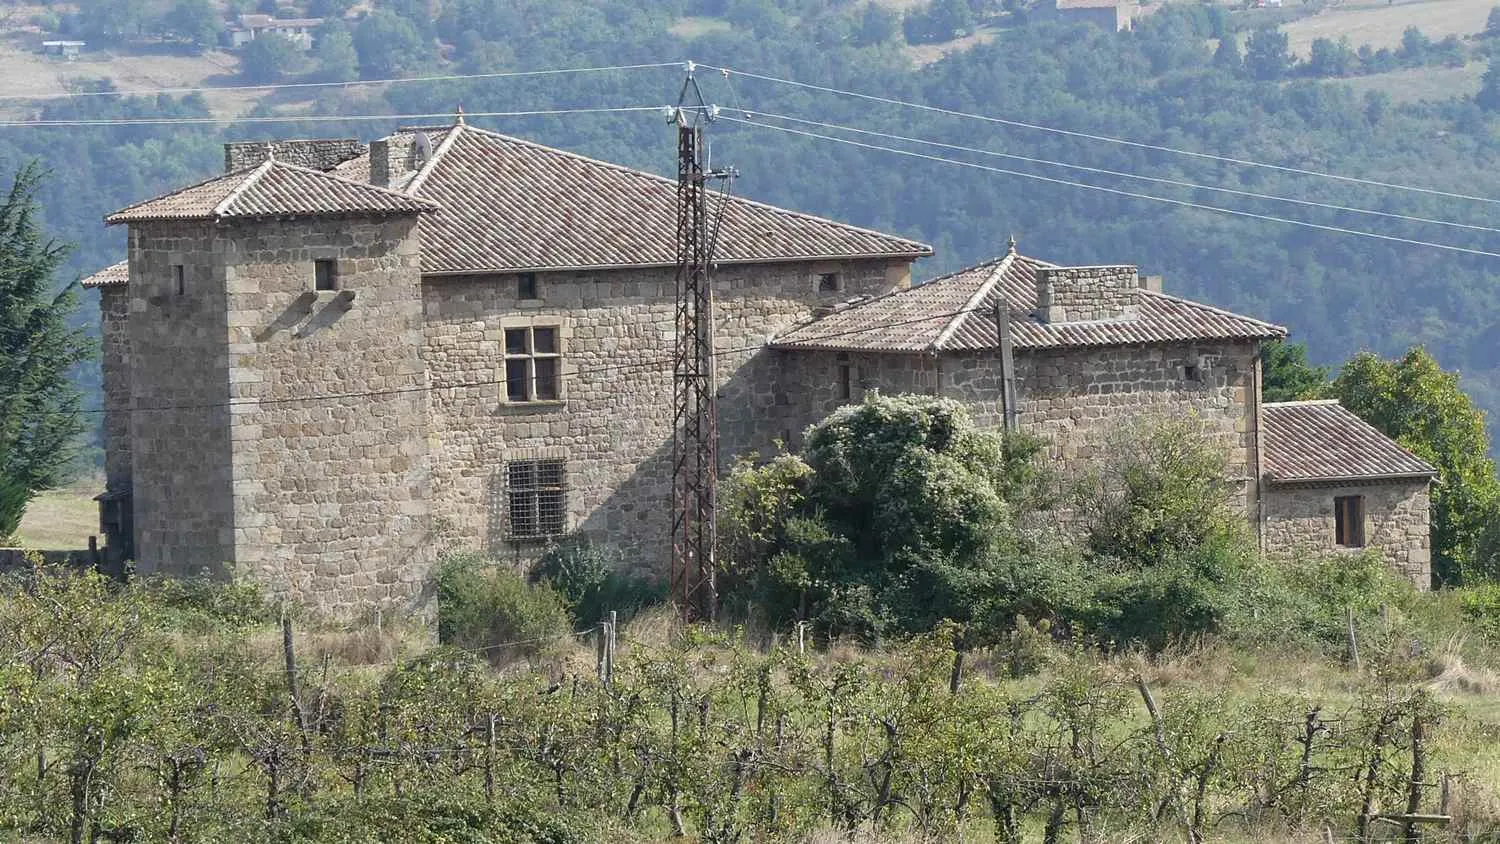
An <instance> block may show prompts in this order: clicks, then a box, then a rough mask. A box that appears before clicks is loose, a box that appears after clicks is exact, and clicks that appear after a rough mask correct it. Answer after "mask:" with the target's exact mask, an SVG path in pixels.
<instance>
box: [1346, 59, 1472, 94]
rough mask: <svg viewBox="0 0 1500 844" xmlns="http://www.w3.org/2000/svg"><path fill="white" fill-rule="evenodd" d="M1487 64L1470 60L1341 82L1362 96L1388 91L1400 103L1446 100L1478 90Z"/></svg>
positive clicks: (1354, 78) (1358, 77) (1360, 77)
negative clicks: (1460, 64)
mask: <svg viewBox="0 0 1500 844" xmlns="http://www.w3.org/2000/svg"><path fill="white" fill-rule="evenodd" d="M1484 67H1485V66H1484V64H1482V63H1480V62H1470V63H1469V64H1468V65H1467V66H1465V67H1417V68H1411V69H1409V70H1394V71H1391V72H1390V73H1377V74H1374V75H1372V76H1356V77H1353V78H1351V79H1344V80H1340V81H1341V82H1343V84H1346V85H1348V86H1349V87H1350V88H1353V89H1354V92H1355V93H1356V94H1360V95H1361V96H1362V95H1363V94H1364V93H1365V92H1366V91H1384V92H1385V93H1387V94H1389V95H1390V97H1391V99H1392V100H1394V101H1395V102H1398V103H1414V102H1420V101H1422V100H1446V99H1451V98H1453V97H1472V96H1473V95H1474V94H1475V93H1477V92H1478V91H1479V80H1480V77H1482V76H1484Z"/></svg>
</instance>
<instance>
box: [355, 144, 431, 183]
mask: <svg viewBox="0 0 1500 844" xmlns="http://www.w3.org/2000/svg"><path fill="white" fill-rule="evenodd" d="M430 157H432V139H431V138H429V137H428V136H427V133H426V132H423V131H420V130H416V131H407V132H398V133H396V134H394V135H389V136H387V137H384V138H381V139H380V140H378V141H373V142H371V143H370V184H372V185H379V186H381V187H383V188H388V187H391V186H392V185H399V184H400V183H401V180H402V179H404V178H406V177H407V176H409V175H410V174H412V173H414V172H416V171H417V170H420V169H422V165H423V164H426V163H427V159H428V158H430Z"/></svg>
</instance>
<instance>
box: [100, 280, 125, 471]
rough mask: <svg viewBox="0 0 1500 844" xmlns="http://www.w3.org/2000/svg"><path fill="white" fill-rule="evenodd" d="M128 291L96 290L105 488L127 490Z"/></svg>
mask: <svg viewBox="0 0 1500 844" xmlns="http://www.w3.org/2000/svg"><path fill="white" fill-rule="evenodd" d="M129 316H130V289H129V287H128V286H127V285H124V284H114V285H109V286H106V287H101V288H99V336H100V342H99V347H100V348H99V352H100V354H99V369H100V374H101V376H102V381H103V387H104V408H105V410H104V426H103V428H104V430H103V437H104V441H103V445H104V488H105V489H106V490H107V491H110V492H116V491H120V492H123V491H125V490H129V489H130V415H131V414H130V410H129V408H130V323H129V320H128V317H129Z"/></svg>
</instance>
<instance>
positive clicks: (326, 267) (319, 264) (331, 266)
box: [313, 258, 339, 290]
mask: <svg viewBox="0 0 1500 844" xmlns="http://www.w3.org/2000/svg"><path fill="white" fill-rule="evenodd" d="M313 289H314V290H337V289H339V270H338V265H337V264H335V263H334V262H333V261H331V260H328V259H326V258H320V259H318V260H316V261H313Z"/></svg>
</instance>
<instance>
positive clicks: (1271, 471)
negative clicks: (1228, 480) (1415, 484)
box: [1261, 401, 1437, 483]
mask: <svg viewBox="0 0 1500 844" xmlns="http://www.w3.org/2000/svg"><path fill="white" fill-rule="evenodd" d="M1261 411H1262V413H1261V415H1262V419H1264V424H1265V438H1266V456H1265V467H1266V473H1267V475H1269V477H1270V480H1271V481H1272V482H1273V483H1318V482H1328V481H1338V480H1359V479H1365V480H1378V479H1381V478H1423V477H1428V478H1430V477H1433V476H1435V475H1436V474H1437V470H1436V469H1434V468H1433V467H1432V465H1431V464H1429V463H1427V461H1425V460H1423V459H1421V458H1420V457H1417V456H1416V455H1414V454H1412V453H1411V452H1409V451H1407V450H1406V449H1404V448H1402V447H1401V446H1400V445H1398V444H1397V443H1396V441H1395V440H1392V439H1391V438H1390V437H1387V436H1386V435H1385V434H1382V433H1381V432H1380V431H1379V430H1377V429H1376V428H1375V426H1373V425H1371V424H1369V423H1368V422H1365V421H1364V420H1363V419H1360V418H1359V417H1358V416H1355V415H1354V413H1353V412H1352V411H1350V410H1349V409H1347V408H1345V407H1344V406H1343V405H1341V404H1339V403H1338V402H1336V401H1294V402H1281V403H1270V404H1265V405H1262V406H1261Z"/></svg>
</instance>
